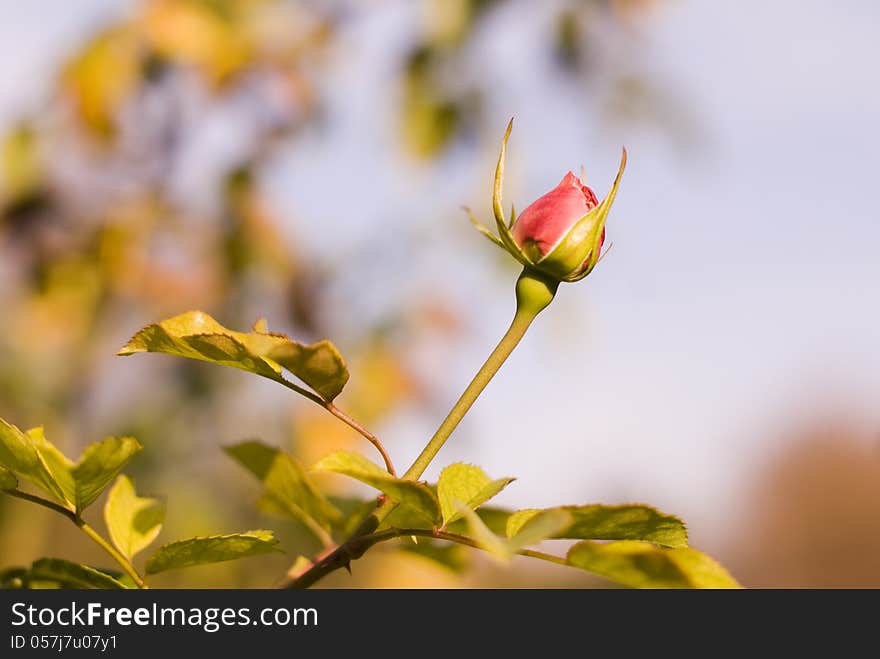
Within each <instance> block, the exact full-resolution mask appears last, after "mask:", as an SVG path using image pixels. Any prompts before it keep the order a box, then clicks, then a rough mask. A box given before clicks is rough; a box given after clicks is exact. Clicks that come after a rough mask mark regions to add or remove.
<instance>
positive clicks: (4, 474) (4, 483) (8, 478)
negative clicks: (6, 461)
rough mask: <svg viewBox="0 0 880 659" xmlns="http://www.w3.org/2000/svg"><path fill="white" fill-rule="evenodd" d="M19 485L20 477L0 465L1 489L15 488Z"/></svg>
mask: <svg viewBox="0 0 880 659" xmlns="http://www.w3.org/2000/svg"><path fill="white" fill-rule="evenodd" d="M17 487H18V479H17V478H16V477H15V474H13V473H12V472H11V471H9V470H8V469H4V468H3V467H0V490H14V489H15V488H17Z"/></svg>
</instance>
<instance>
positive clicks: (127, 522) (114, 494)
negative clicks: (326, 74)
mask: <svg viewBox="0 0 880 659" xmlns="http://www.w3.org/2000/svg"><path fill="white" fill-rule="evenodd" d="M163 521H165V502H164V501H161V500H159V499H150V498H147V497H139V496H138V495H137V493H136V492H135V489H134V483H132V482H131V480H130V479H129V478H128V476H125V475H122V476H120V477H119V478H117V479H116V483H114V484H113V487H112V488H110V494H109V495H108V496H107V503H106V504H105V505H104V522H105V523H106V524H107V530H108V531H110V539H111V540H113V544H114V545H116V548H117V549H118V550H119V551H120V552H122V553H123V554H124V555H125V557H126V558H128V559H129V560H130V559H131V558H132V556H134V555H135V554H137V553H138V552H139V551H141V550H143V549H145V548H146V547H148V546H149V545H150V543H152V542H153V540H155V539H156V536H158V535H159V531H161V530H162V522H163Z"/></svg>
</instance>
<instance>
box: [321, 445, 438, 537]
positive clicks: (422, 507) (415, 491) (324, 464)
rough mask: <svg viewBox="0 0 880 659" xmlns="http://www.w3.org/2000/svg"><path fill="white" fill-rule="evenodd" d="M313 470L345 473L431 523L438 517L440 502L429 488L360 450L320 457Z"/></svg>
mask: <svg viewBox="0 0 880 659" xmlns="http://www.w3.org/2000/svg"><path fill="white" fill-rule="evenodd" d="M312 469H313V470H316V471H332V472H335V473H337V474H344V475H345V476H349V477H351V478H354V479H356V480H359V481H361V482H362V483H366V484H367V485H369V486H371V487H374V488H376V489H377V490H379V491H381V492H383V493H384V494H386V495H387V496H388V498H389V499H391V500H392V501H396V502H397V503H400V504H403V505H406V506H409V507H410V508H412V509H413V510H415V511H417V512H418V513H419V514H421V515H422V516H423V517H424V518H425V519H426V520H428V521H430V522H432V523H433V522H435V521H437V520H438V519H439V518H440V503H439V502H438V501H437V496H436V495H435V494H434V492H433V491H431V488H429V487H428V486H427V485H425V484H424V483H419V482H417V481H411V480H403V479H401V478H395V477H394V476H392V475H391V474H389V473H388V472H387V471H385V470H384V469H382V467H380V466H379V465H377V464H375V463H374V462H370V461H369V460H368V459H367V458H365V457H364V456H362V455H361V454H360V453H354V452H351V451H338V452H336V453H331V454H330V455H328V456H325V457H324V458H322V459H321V460H320V461H319V462H318V463H317V464H316V465H315V466H314V467H312Z"/></svg>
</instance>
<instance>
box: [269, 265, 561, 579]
mask: <svg viewBox="0 0 880 659" xmlns="http://www.w3.org/2000/svg"><path fill="white" fill-rule="evenodd" d="M558 286H559V282H558V281H554V280H552V279H548V278H547V277H545V276H543V275H541V274H539V273H537V272H534V271H531V270H529V269H526V270H523V272H522V274H521V275H520V277H519V279H518V280H517V282H516V314H515V315H514V317H513V321H512V322H511V323H510V327H509V328H508V330H507V332H506V333H505V334H504V336H503V337H501V340H500V341H499V342H498V345H497V346H495V349H494V350H493V351H492V353H491V354H490V355H489V357H488V358H487V359H486V361H485V363H484V364H483V365H482V366H481V367H480V370H479V371H477V374H476V375H475V376H474V378H473V379H472V380H471V382H470V384H468V386H467V388H466V389H465V390H464V392H463V393H462V394H461V396H460V397H459V399H458V400H457V401H456V403H455V405H453V406H452V409H451V410H450V411H449V414H447V415H446V418H445V419H443V422H442V423H441V424H440V427H439V428H437V431H436V432H435V433H434V435H433V437H431V439H430V440H429V441H428V443H427V445H426V446H425V448H424V449H422V452H421V453H420V454H419V456H418V457H417V458H416V459H415V461H414V462H413V463H412V465H411V466H410V468H409V469H407V470H406V473H405V474H404V475H403V478H406V479H409V480H416V479H418V478H419V477H420V476H421V475H422V474H423V473H424V472H425V470H426V469H427V468H428V465H430V464H431V461H432V460H433V459H434V458H435V457H436V455H437V453H439V452H440V449H441V448H443V445H444V444H445V443H446V440H448V439H449V436H450V435H451V434H452V432H453V431H454V430H455V429H456V427H458V424H459V423H461V420H462V419H463V418H464V416H465V414H467V412H468V410H470V408H471V406H472V405H473V404H474V402H476V400H477V398H478V397H479V396H480V394H481V393H482V392H483V390H484V389H485V388H486V385H488V384H489V382H490V381H491V380H492V378H493V377H494V376H495V374H496V373H498V371H499V370H500V369H501V366H502V365H503V364H504V362H505V361H506V360H507V358H508V357H509V356H510V353H512V352H513V350H514V348H516V346H517V345H518V344H519V342H520V340H521V339H522V338H523V336H524V335H525V333H526V330H528V328H529V326H530V325H531V324H532V321H533V320H535V318H536V317H537V315H538V314H539V313H541V311H543V310H544V309H545V308H546V307H547V305H549V304H550V303H551V302H552V301H553V297H554V296H555V294H556V289H557V287H558ZM396 507H397V504H396V503H394V502H393V501H384V502H381V501H380V503H379V506H378V508H377V509H376V510H375V511H374V512H373V513H372V514H371V515H370V516H369V517H368V518H367V519H366V520H365V521H364V522H363V523H362V524H361V526H360V527H359V528H358V529H357V530H356V531H355V532H354V534H353V535H352V536H351V537H350V538H349V539H348V540H347V541H346V542H344V543H342V544H341V545H340V546H339V547H337V548H336V549H334V550H332V551H325V552H324V553H323V554H322V555H321V556H319V557H318V558H317V559H316V561H315V562H314V563H312V564H311V565H310V566H306V567H305V568H304V569H303V570H301V571H299V572H296V573H293V574H291V573H288V575H287V576H286V577H285V578H284V579H283V580H282V582H281V583H280V584H279V587H280V588H308V587H309V586H311V585H313V584H314V583H316V582H317V581H318V580H320V579H321V578H323V577H324V576H326V575H327V574H329V573H330V572H333V571H335V570H338V569H339V568H343V567H345V568H347V567H348V565H349V563H351V561H352V560H354V559H357V558H360V557H361V556H362V555H363V554H364V552H365V551H367V549H369V548H370V547H371V546H372V545H373V544H375V543H376V542H380V541H381V540H374V538H376V537H379V536H381V533H380V534H375V533H373V532H374V531H375V530H376V529H377V528H378V526H379V525H380V524H381V523H382V521H383V520H385V519H386V518H387V517H388V515H390V514H391V511H393V510H394V509H395V508H396ZM382 533H386V532H382ZM410 535H416V536H418V535H421V534H420V533H412V534H410ZM432 537H439V536H437V535H436V534H433V533H432ZM461 537H462V538H464V536H461ZM449 539H451V538H449ZM474 546H475V545H474Z"/></svg>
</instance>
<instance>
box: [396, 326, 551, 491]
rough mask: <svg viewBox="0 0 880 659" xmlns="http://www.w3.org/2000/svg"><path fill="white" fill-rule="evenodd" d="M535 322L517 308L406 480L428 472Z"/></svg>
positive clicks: (414, 463) (410, 469) (409, 470)
mask: <svg viewBox="0 0 880 659" xmlns="http://www.w3.org/2000/svg"><path fill="white" fill-rule="evenodd" d="M534 319H535V315H534V314H533V313H530V312H529V311H528V310H524V309H517V311H516V315H515V316H514V317H513V322H511V323H510V327H509V328H508V330H507V332H506V333H505V334H504V336H503V337H502V338H501V340H500V341H499V342H498V345H497V346H495V349H494V350H493V351H492V354H490V355H489V357H488V359H486V362H485V363H484V364H483V366H482V367H481V368H480V370H479V371H477V374H476V375H475V376H474V379H473V380H471V382H470V384H469V385H468V386H467V388H466V389H465V390H464V392H463V393H462V394H461V396H460V397H459V399H458V400H457V401H456V403H455V405H453V406H452V409H451V410H450V411H449V414H447V415H446V418H445V419H443V423H441V424H440V427H439V428H437V432H435V433H434V436H433V437H431V439H430V441H429V442H428V444H427V445H426V446H425V448H424V449H422V452H421V453H419V456H418V457H417V458H416V459H415V462H413V463H412V466H410V468H409V469H407V470H406V473H405V474H404V475H403V477H404V478H408V479H411V480H416V479H417V478H419V476H421V475H422V474H423V473H425V470H426V469H427V468H428V465H430V464H431V461H432V460H433V459H434V457H435V456H436V455H437V453H438V452H439V451H440V449H441V448H443V445H444V444H445V443H446V440H448V439H449V436H450V435H451V434H452V431H453V430H455V429H456V428H457V427H458V424H459V423H461V420H462V419H463V418H464V416H465V414H467V413H468V410H470V409H471V406H472V405H473V404H474V402H476V400H477V398H478V397H479V395H480V394H481V393H483V390H484V389H485V388H486V385H488V384H489V381H490V380H491V379H492V378H493V377H495V374H496V373H497V372H498V371H499V369H500V368H501V365H502V364H504V362H505V361H506V360H507V358H508V357H509V356H510V353H512V352H513V349H514V348H516V346H517V345H518V344H519V342H520V340H521V339H522V338H523V336H524V335H525V333H526V330H527V329H528V328H529V325H531V324H532V321H533V320H534Z"/></svg>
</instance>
